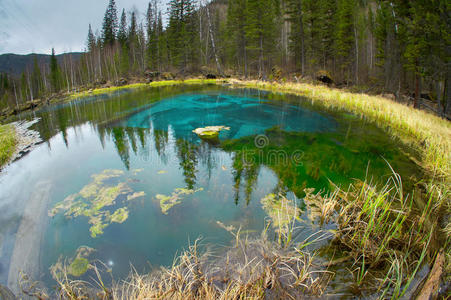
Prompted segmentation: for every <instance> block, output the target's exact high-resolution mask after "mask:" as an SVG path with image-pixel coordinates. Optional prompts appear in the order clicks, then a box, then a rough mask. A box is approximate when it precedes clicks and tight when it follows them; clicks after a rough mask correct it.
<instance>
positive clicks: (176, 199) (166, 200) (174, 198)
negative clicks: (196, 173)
mask: <svg viewBox="0 0 451 300" xmlns="http://www.w3.org/2000/svg"><path fill="white" fill-rule="evenodd" d="M203 190H204V189H203V188H199V189H197V190H193V189H186V188H176V189H175V190H174V191H173V192H172V194H171V195H169V196H168V195H162V194H157V195H156V196H155V198H156V199H157V200H158V201H159V202H160V207H161V212H162V213H163V214H165V215H167V214H168V211H169V210H170V209H171V208H172V207H174V206H175V205H177V204H180V203H182V201H181V200H182V197H183V196H187V195H191V194H194V193H197V192H200V191H203Z"/></svg>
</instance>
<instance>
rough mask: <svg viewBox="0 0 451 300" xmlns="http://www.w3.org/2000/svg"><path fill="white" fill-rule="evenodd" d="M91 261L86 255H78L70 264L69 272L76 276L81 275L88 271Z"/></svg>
mask: <svg viewBox="0 0 451 300" xmlns="http://www.w3.org/2000/svg"><path fill="white" fill-rule="evenodd" d="M88 267H89V261H88V260H87V259H86V258H84V257H77V258H76V259H74V261H73V262H72V263H71V264H70V265H69V274H70V275H72V276H75V277H80V276H81V275H83V274H85V273H86V272H87V271H88Z"/></svg>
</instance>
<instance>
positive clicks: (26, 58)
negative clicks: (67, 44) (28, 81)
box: [0, 52, 82, 77]
mask: <svg viewBox="0 0 451 300" xmlns="http://www.w3.org/2000/svg"><path fill="white" fill-rule="evenodd" d="M81 55H82V53H81V52H72V53H64V54H60V55H57V60H58V62H59V63H61V62H62V61H63V59H64V57H68V56H72V60H73V61H74V62H76V61H78V60H80V57H81ZM35 57H36V58H37V60H38V64H39V66H40V67H41V66H42V65H48V64H49V63H50V55H47V54H35V53H32V54H27V55H18V54H12V53H8V54H1V55H0V73H8V74H10V75H12V76H15V77H17V76H19V75H20V74H22V72H23V71H25V70H26V69H27V67H28V68H29V69H30V70H31V68H32V67H33V61H34V58H35Z"/></svg>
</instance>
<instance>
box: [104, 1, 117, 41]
mask: <svg viewBox="0 0 451 300" xmlns="http://www.w3.org/2000/svg"><path fill="white" fill-rule="evenodd" d="M117 27H118V24H117V9H116V3H115V1H114V0H110V2H109V4H108V7H107V9H106V12H105V16H104V18H103V26H102V42H103V45H104V46H105V45H110V46H112V45H114V42H115V41H116V34H117Z"/></svg>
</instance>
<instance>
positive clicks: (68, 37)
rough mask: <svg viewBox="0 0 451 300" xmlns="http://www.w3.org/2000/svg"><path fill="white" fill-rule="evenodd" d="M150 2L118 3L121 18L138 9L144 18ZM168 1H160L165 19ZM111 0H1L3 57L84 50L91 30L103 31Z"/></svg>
mask: <svg viewBox="0 0 451 300" xmlns="http://www.w3.org/2000/svg"><path fill="white" fill-rule="evenodd" d="M148 2H149V0H131V1H130V0H128V1H127V0H116V6H117V8H118V17H120V14H121V12H122V9H123V8H125V10H126V12H130V11H131V10H132V9H134V8H136V9H138V11H139V12H140V16H139V18H140V19H144V13H145V11H146V9H147V5H148ZM166 2H167V0H160V3H161V6H162V11H163V16H164V14H165V13H166V10H167V8H166V5H165V3H166ZM107 5H108V0H0V54H4V53H16V54H29V53H45V54H50V53H51V49H52V47H53V48H55V51H56V53H57V54H59V53H63V52H75V51H83V50H84V49H85V47H86V37H87V35H88V27H89V24H91V26H92V29H93V31H94V32H96V31H97V30H98V31H100V30H101V26H102V20H103V15H104V13H105V10H106V7H107Z"/></svg>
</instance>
